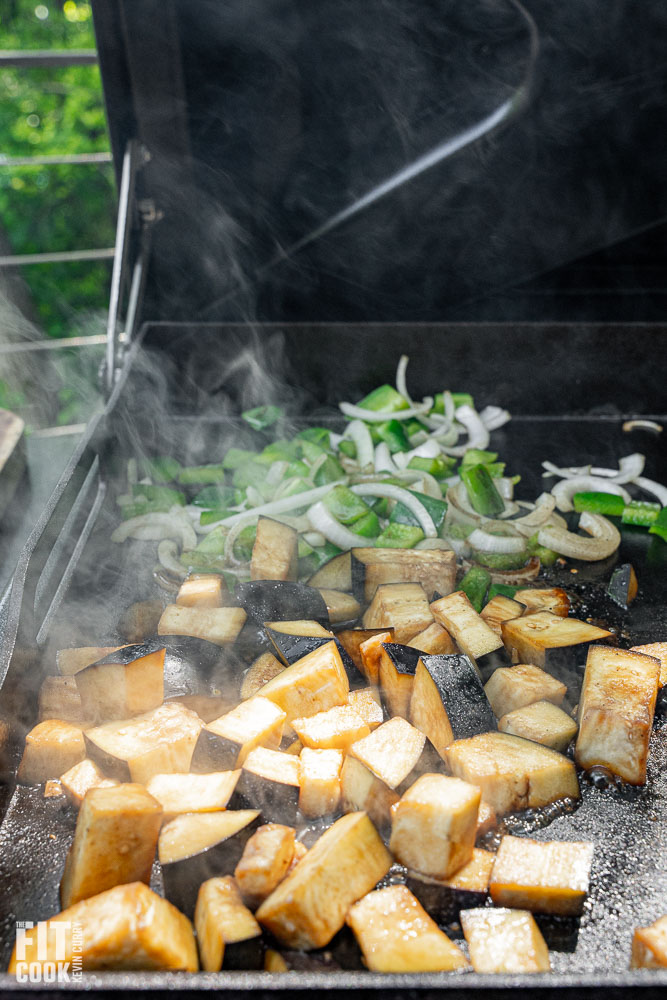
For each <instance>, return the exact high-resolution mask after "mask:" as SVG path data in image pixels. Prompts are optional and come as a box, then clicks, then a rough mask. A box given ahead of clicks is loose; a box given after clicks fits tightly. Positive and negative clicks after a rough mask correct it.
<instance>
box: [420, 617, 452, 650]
mask: <svg viewBox="0 0 667 1000" xmlns="http://www.w3.org/2000/svg"><path fill="white" fill-rule="evenodd" d="M410 645H411V646H412V647H413V648H414V649H419V650H421V652H422V653H428V654H429V655H430V656H437V655H439V654H442V653H455V652H456V643H455V642H454V640H453V639H452V637H451V635H450V634H449V632H448V631H447V629H446V628H444V627H443V626H442V625H441V624H440V623H439V622H433V624H432V625H429V626H428V628H425V629H424V631H423V632H418V633H417V635H415V636H413V637H412V639H411V640H410Z"/></svg>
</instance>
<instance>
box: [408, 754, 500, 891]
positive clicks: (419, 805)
mask: <svg viewBox="0 0 667 1000" xmlns="http://www.w3.org/2000/svg"><path fill="white" fill-rule="evenodd" d="M480 798H481V795H480V790H479V788H477V787H476V786H475V785H469V784H467V782H465V781H461V780H460V779H459V778H450V777H447V776H446V775H444V774H423V775H422V776H421V778H418V779H417V781H416V782H415V783H414V785H412V786H411V787H410V788H409V789H408V790H407V792H405V793H404V794H403V795H402V796H401V798H400V800H399V801H398V802H397V803H396V804H395V805H393V806H392V808H391V839H390V841H389V849H390V850H391V853H392V854H393V855H394V857H395V858H396V859H397V860H398V861H400V862H401V864H403V865H405V866H406V868H412V869H414V870H415V871H418V872H423V873H424V874H425V875H433V876H434V877H435V878H448V877H449V876H450V875H452V874H453V873H454V872H455V871H457V870H458V869H459V868H461V867H462V866H463V865H465V864H467V862H468V861H470V859H471V857H472V851H473V847H474V846H475V837H476V835H477V811H478V809H479V803H480Z"/></svg>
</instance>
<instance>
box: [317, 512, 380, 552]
mask: <svg viewBox="0 0 667 1000" xmlns="http://www.w3.org/2000/svg"><path fill="white" fill-rule="evenodd" d="M308 520H309V521H310V524H311V527H312V528H313V530H314V531H319V533H320V534H321V535H324V537H325V538H326V539H327V540H328V541H329V542H332V543H333V544H334V545H337V546H338V548H340V549H354V548H356V546H358V545H372V544H373V541H372V540H371V539H366V538H362V537H361V535H357V534H355V533H354V531H350V529H349V528H346V527H345V526H344V525H342V524H341V523H340V521H337V520H336V518H335V517H333V515H332V514H330V513H329V511H328V510H327V508H326V507H325V506H324V504H323V503H322V502H321V501H320V502H319V503H316V504H313V506H312V507H311V508H310V510H309V511H308Z"/></svg>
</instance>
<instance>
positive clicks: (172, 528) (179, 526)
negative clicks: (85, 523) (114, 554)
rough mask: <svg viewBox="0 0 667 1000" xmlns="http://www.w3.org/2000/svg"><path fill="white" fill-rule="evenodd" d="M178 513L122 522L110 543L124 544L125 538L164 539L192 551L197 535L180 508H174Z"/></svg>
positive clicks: (142, 515)
mask: <svg viewBox="0 0 667 1000" xmlns="http://www.w3.org/2000/svg"><path fill="white" fill-rule="evenodd" d="M176 510H177V511H178V513H173V508H172V511H169V513H158V512H156V513H154V514H139V515H138V516H137V517H130V518H129V519H128V520H127V521H122V522H121V523H120V524H119V525H118V527H117V528H116V530H115V531H114V533H113V534H112V536H111V541H112V542H124V541H125V539H126V538H136V539H138V540H139V541H159V540H161V539H164V538H176V539H178V540H180V542H181V547H182V548H183V549H194V547H195V545H196V544H197V535H196V532H195V530H194V528H193V527H192V525H191V524H190V519H189V517H188V515H187V514H181V510H182V508H180V507H178V508H176Z"/></svg>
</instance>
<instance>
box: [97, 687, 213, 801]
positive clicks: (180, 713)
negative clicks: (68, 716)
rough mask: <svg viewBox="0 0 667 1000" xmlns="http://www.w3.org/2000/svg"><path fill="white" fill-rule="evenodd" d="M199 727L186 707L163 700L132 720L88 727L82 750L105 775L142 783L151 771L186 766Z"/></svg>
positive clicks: (199, 723) (176, 770)
mask: <svg viewBox="0 0 667 1000" xmlns="http://www.w3.org/2000/svg"><path fill="white" fill-rule="evenodd" d="M201 726H202V723H201V719H200V718H199V717H198V716H197V715H195V713H194V712H191V711H190V709H188V708H185V706H184V705H179V704H178V703H176V702H167V703H165V704H164V705H161V706H160V707H159V708H156V709H155V710H154V711H153V712H146V713H145V714H144V715H135V717H134V718H133V719H123V720H121V721H119V722H105V723H103V724H102V725H101V726H96V727H95V728H94V729H88V730H87V731H86V732H85V734H84V739H85V749H86V751H87V755H88V757H90V758H91V759H92V760H94V761H95V763H96V764H97V765H98V766H99V767H101V769H102V770H103V771H104V772H105V774H108V775H109V777H112V778H117V779H118V780H119V781H138V782H140V783H141V784H146V783H147V782H148V781H150V779H151V778H152V777H153V775H154V774H171V773H174V772H178V771H188V770H189V769H190V762H191V760H192V754H193V751H194V748H195V744H196V743H197V738H198V736H199V730H200V729H201ZM85 756H86V753H84V757H85Z"/></svg>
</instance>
